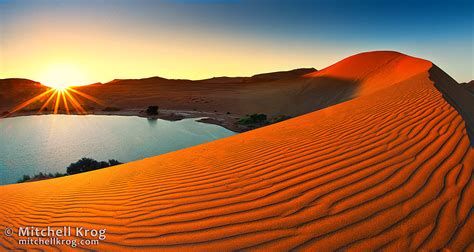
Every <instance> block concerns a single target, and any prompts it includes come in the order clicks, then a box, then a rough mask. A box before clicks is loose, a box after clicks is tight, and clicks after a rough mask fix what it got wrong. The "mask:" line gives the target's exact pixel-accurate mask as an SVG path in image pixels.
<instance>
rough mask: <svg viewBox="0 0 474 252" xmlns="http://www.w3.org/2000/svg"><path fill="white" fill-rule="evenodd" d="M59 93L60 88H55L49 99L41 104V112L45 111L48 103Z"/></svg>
mask: <svg viewBox="0 0 474 252" xmlns="http://www.w3.org/2000/svg"><path fill="white" fill-rule="evenodd" d="M56 93H58V90H57V89H56V90H54V92H53V93H52V94H51V95H50V96H49V97H48V100H46V102H45V103H44V104H43V106H41V108H40V110H39V111H38V112H39V113H41V112H43V110H44V109H45V108H46V107H47V106H48V104H49V103H50V102H51V100H53V98H54V96H55V95H56Z"/></svg>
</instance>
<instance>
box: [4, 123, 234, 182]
mask: <svg viewBox="0 0 474 252" xmlns="http://www.w3.org/2000/svg"><path fill="white" fill-rule="evenodd" d="M196 120H197V119H184V120H181V121H176V122H170V121H165V120H159V119H158V120H148V119H146V118H140V117H134V116H99V115H90V116H77V115H41V116H26V117H14V118H5V119H0V184H10V183H16V181H17V180H18V179H20V178H21V177H22V176H23V175H24V174H28V175H34V174H35V173H39V172H43V173H50V172H51V173H55V172H61V173H64V172H66V167H67V166H68V165H69V164H70V163H72V162H75V161H77V160H79V159H80V158H82V157H90V158H94V159H96V160H108V159H117V160H119V161H120V162H130V161H134V160H139V159H143V158H146V157H151V156H155V155H159V154H163V153H167V152H170V151H174V150H179V149H183V148H186V147H190V146H194V145H197V144H201V143H205V142H209V141H213V140H216V139H219V138H223V137H228V136H231V135H234V134H235V133H234V132H232V131H230V130H227V129H225V128H222V127H220V126H217V125H212V124H205V123H199V122H196Z"/></svg>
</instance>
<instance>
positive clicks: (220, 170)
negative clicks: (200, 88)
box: [0, 52, 474, 251]
mask: <svg viewBox="0 0 474 252" xmlns="http://www.w3.org/2000/svg"><path fill="white" fill-rule="evenodd" d="M371 60H373V61H374V62H375V63H374V64H372V63H371ZM351 61H352V62H356V64H355V65H359V64H364V65H361V66H360V68H355V67H354V68H353V69H352V70H351V69H348V70H346V69H345V67H340V66H339V65H338V64H346V63H347V64H348V63H350V62H351ZM417 62H418V63H417ZM338 64H336V65H333V66H331V67H329V68H327V69H325V70H323V71H322V72H321V73H317V74H315V75H314V76H307V77H308V80H311V78H309V77H312V78H318V77H319V76H320V75H324V74H326V75H329V76H331V78H333V77H337V78H345V79H357V80H358V81H359V82H360V85H359V86H358V94H359V96H358V97H357V98H355V99H352V100H350V101H347V102H344V103H340V104H337V105H334V106H331V107H329V108H326V109H322V110H319V111H316V112H313V113H310V114H307V115H304V116H300V117H297V118H294V119H290V120H287V121H284V122H281V123H278V124H274V125H270V126H268V127H264V128H260V129H257V130H254V131H250V132H247V133H242V134H239V135H236V136H232V137H229V138H226V139H221V140H218V141H215V142H211V143H208V144H203V145H199V146H196V147H192V148H188V149H184V150H180V151H176V152H173V153H168V154H165V155H161V156H157V157H153V158H148V159H144V160H141V161H137V162H132V163H128V164H125V165H120V166H117V167H114V168H109V169H103V170H99V171H94V172H89V173H84V174H79V175H75V176H70V177H64V178H59V179H52V180H48V181H41V182H33V183H27V184H15V185H7V186H3V187H2V188H1V189H2V194H0V202H1V204H0V213H1V214H0V224H1V226H2V228H3V227H18V226H27V225H28V226H30V225H33V226H47V225H50V226H63V225H71V226H83V227H89V228H104V227H105V228H107V239H106V240H105V241H102V242H101V243H100V245H99V246H97V247H95V246H94V247H92V248H94V249H103V250H109V251H115V250H120V249H132V248H135V249H139V250H141V251H142V250H147V249H149V250H157V249H169V250H176V251H178V250H181V251H183V250H199V251H220V250H235V249H247V250H262V251H279V250H290V249H295V250H306V251H328V250H335V249H349V250H353V251H369V250H376V249H384V250H388V251H415V250H420V249H426V250H435V249H440V248H449V249H451V250H453V251H462V250H469V251H472V249H474V239H473V237H474V236H473V226H474V217H473V210H472V207H473V203H474V202H473V201H474V185H473V176H472V171H473V166H474V150H473V148H471V147H470V146H469V139H468V136H467V134H466V128H465V124H464V121H463V119H462V117H461V116H460V115H459V113H458V112H457V111H456V110H455V109H454V108H453V107H451V105H450V104H449V103H447V102H446V101H445V100H444V99H443V97H442V94H441V93H440V92H439V91H438V89H437V88H436V87H435V86H434V83H433V82H432V81H431V80H430V75H429V72H428V71H429V69H430V68H431V67H432V64H431V63H429V62H427V61H424V60H419V59H415V58H411V57H408V56H404V55H401V54H396V53H386V52H381V53H369V54H362V55H358V56H354V57H352V58H349V59H347V60H345V61H342V62H340V63H338ZM380 65H383V66H386V67H387V66H390V67H391V68H393V69H394V70H393V72H392V71H389V68H388V67H387V68H383V70H380V68H379V66H380ZM377 69H379V70H377ZM340 75H342V76H340ZM431 77H432V78H435V77H436V76H431ZM0 248H3V249H11V248H18V244H17V243H16V242H15V241H14V240H13V239H12V238H8V237H5V236H0ZM40 248H41V249H48V248H51V247H41V246H40Z"/></svg>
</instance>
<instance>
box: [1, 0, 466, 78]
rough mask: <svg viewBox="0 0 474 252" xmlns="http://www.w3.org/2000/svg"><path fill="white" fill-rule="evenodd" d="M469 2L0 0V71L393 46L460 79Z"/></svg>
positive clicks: (287, 58)
mask: <svg viewBox="0 0 474 252" xmlns="http://www.w3.org/2000/svg"><path fill="white" fill-rule="evenodd" d="M473 8H474V7H473V1H467V0H466V1H459V0H458V1H456V0H454V1H375V0H361V1H356V0H341V1H329V0H314V1H308V0H301V1H298V0H275V1H271V0H259V1H257V0H255V1H245V0H162V1H152V0H135V1H131V0H130V1H124V0H115V1H114V0H110V1H105V0H83V1H72V0H71V1H47V0H44V1H14V0H0V9H1V10H0V15H1V18H0V22H1V26H0V36H1V37H0V45H1V46H2V48H1V51H0V53H1V54H0V57H1V59H2V61H3V62H2V63H1V64H0V67H2V68H4V69H2V71H0V74H1V72H4V73H7V74H8V75H12V74H15V75H23V76H22V77H30V78H34V77H36V75H38V74H36V75H35V73H37V72H40V71H41V70H40V69H36V70H35V66H34V65H32V66H24V64H23V66H24V68H25V69H24V70H22V69H21V68H22V67H21V66H22V64H20V63H17V64H16V63H15V61H16V60H17V61H18V62H20V61H22V62H25V60H28V58H29V59H30V60H32V61H38V60H39V59H40V58H41V59H48V60H49V59H50V58H53V59H54V60H64V58H66V56H67V58H68V59H70V60H71V61H74V57H78V56H77V55H80V58H78V60H77V62H79V61H80V62H81V64H82V65H81V64H79V63H78V65H81V66H82V68H83V70H84V72H88V73H89V76H92V77H91V78H98V79H99V80H97V81H104V80H106V79H110V78H112V75H114V72H115V77H117V78H118V77H122V78H126V77H138V76H139V75H160V76H164V77H181V78H194V79H196V78H204V77H210V76H215V75H231V76H232V75H251V74H253V73H259V72H264V71H276V70H285V69H289V68H296V67H310V66H312V67H315V68H318V69H321V68H324V67H326V66H328V65H330V64H333V63H335V62H336V61H338V60H341V59H342V58H344V57H347V56H350V55H352V54H355V53H359V52H363V51H372V50H395V51H400V52H402V53H406V54H409V55H413V56H417V57H421V58H425V59H428V60H431V61H433V62H434V63H435V64H437V65H438V66H440V67H441V68H442V69H444V70H445V71H446V72H447V73H448V74H450V75H451V76H452V77H454V78H455V79H456V80H458V81H459V82H463V81H468V80H471V79H473V78H474V76H473V75H474V73H473V72H474V70H473V69H474V65H473V59H474V55H473V49H474V48H473V23H474V22H473V13H474V11H473V10H474V9H473ZM52 38H55V39H54V40H53V39H52ZM84 38H87V40H86V39H84ZM32 40H33V41H37V43H36V44H32V43H33V42H32ZM58 41H60V42H61V44H57V43H59V42H58ZM91 41H92V42H91ZM118 41H119V42H120V43H119V42H118ZM41 43H43V44H41ZM38 44H41V45H38ZM65 44H67V45H69V46H70V47H69V48H67V46H65ZM53 45H54V47H56V48H60V50H61V52H59V51H58V50H52V49H51V48H49V47H52V46H53ZM108 45H112V46H108ZM20 46H21V47H20ZM44 48H46V49H47V50H43V49H44ZM75 48H76V49H75ZM75 50H76V51H75ZM94 52H96V53H94ZM97 52H99V54H102V55H101V57H100V58H97V56H96V55H95V54H97ZM52 54H54V57H53V56H50V55H52ZM61 55H62V56H64V57H62V58H61V57H60V56H61ZM74 55H76V56H74ZM119 56H120V57H119ZM107 58H110V61H107V60H106V59H107ZM119 59H124V60H123V62H122V65H118V64H117V60H119ZM125 59H126V60H125ZM235 61H238V62H235ZM8 62H11V63H8ZM87 62H89V63H90V64H89V65H94V64H93V63H94V62H95V63H97V62H99V63H100V64H99V63H97V64H98V66H96V67H95V68H91V69H87V67H86V65H87ZM130 62H133V64H132V63H130ZM73 63H74V62H73ZM101 65H109V67H108V68H107V69H101V68H100V66H101ZM150 66H154V67H150ZM106 70H107V71H106ZM35 71H36V72H35ZM94 71H102V73H104V74H102V75H101V74H100V73H99V72H94ZM23 72H24V73H23ZM105 72H107V74H105ZM3 75H6V74H3ZM30 75H31V76H30ZM0 77H12V76H0ZM18 77H19V76H18ZM115 77H114V78H115ZM142 77H146V76H142ZM91 78H89V79H91ZM91 80H92V79H91Z"/></svg>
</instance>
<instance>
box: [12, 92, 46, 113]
mask: <svg viewBox="0 0 474 252" xmlns="http://www.w3.org/2000/svg"><path fill="white" fill-rule="evenodd" d="M53 91H54V89H49V90H47V91H44V92H43V93H41V94H39V95H37V96H35V97H33V98H31V99H29V100H27V101H25V102H23V103H21V104H20V105H18V106H16V107H14V108H13V109H12V110H11V111H9V112H8V114H7V115H6V116H9V115H11V114H13V113H15V112H17V111H19V110H20V109H22V108H25V107H26V106H28V105H30V104H31V103H33V102H35V101H37V100H39V99H40V98H41V97H43V96H45V95H47V94H49V93H51V92H53Z"/></svg>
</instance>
